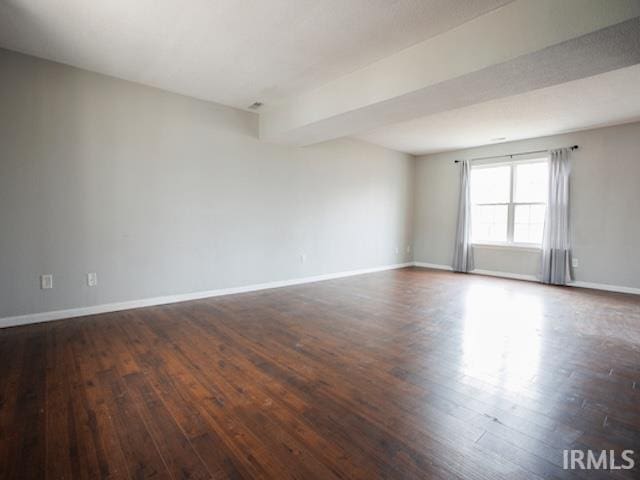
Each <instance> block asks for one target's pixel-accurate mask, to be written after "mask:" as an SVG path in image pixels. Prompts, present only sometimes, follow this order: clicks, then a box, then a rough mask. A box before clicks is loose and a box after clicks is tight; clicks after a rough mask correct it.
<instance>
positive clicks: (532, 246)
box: [471, 157, 549, 251]
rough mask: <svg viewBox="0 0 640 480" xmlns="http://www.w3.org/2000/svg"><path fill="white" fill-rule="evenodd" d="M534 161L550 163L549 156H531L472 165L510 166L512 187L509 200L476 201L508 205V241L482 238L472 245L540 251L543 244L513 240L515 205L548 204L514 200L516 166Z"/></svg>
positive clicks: (482, 204)
mask: <svg viewBox="0 0 640 480" xmlns="http://www.w3.org/2000/svg"><path fill="white" fill-rule="evenodd" d="M534 163H549V158H540V157H538V158H529V159H525V160H507V161H504V160H501V161H495V162H485V163H482V164H480V165H472V166H471V168H472V169H481V168H492V167H503V166H508V167H509V168H510V175H511V180H510V182H511V185H510V186H511V188H510V191H509V202H507V203H505V202H498V203H476V204H474V205H478V206H491V205H506V206H507V210H508V212H507V241H506V242H490V241H487V240H481V241H477V242H474V241H472V242H471V245H472V246H474V247H481V248H499V249H508V250H530V251H538V250H540V249H541V248H542V245H541V244H539V243H525V242H515V241H514V240H513V231H514V228H515V207H516V206H517V205H546V204H547V203H546V202H514V201H513V199H514V196H515V188H516V182H515V179H516V178H515V177H516V169H515V168H514V167H515V166H516V165H526V164H534Z"/></svg>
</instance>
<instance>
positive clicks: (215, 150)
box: [0, 50, 415, 318]
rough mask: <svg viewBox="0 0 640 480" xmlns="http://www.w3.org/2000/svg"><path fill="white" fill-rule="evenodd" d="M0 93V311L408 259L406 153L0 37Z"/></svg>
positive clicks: (409, 160) (410, 170) (410, 167)
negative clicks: (59, 60)
mask: <svg viewBox="0 0 640 480" xmlns="http://www.w3.org/2000/svg"><path fill="white" fill-rule="evenodd" d="M0 105H2V109H1V110H0V148H1V158H0V225H2V234H1V235H0V318H2V317H6V316H13V315H19V314H27V313H35V312H43V311H51V310H58V309H66V308H72V307H80V306H89V305H99V304H105V303H112V302H119V301H126V300H135V299H143V298H149V297H156V296H162V295H170V294H180V293H190V292H198V291H205V290H211V289H218V288H224V287H232V286H240V285H248V284H255V283H262V282H268V281H275V280H284V279H292V278H297V277H304V276H310V275H317V274H323V273H331V272H340V271H346V270H353V269H360V268H367V267H375V266H381V265H387V264H394V263H399V262H405V261H408V260H410V259H411V255H410V254H408V253H407V250H406V248H407V246H408V244H409V242H410V240H411V238H412V231H411V224H412V211H411V206H412V200H413V199H412V195H413V191H412V185H413V182H412V177H413V174H414V167H415V160H414V159H413V157H411V156H409V155H404V154H400V153H397V152H393V151H390V150H386V149H383V148H380V147H376V146H373V145H370V144H366V143H363V142H360V141H355V140H341V141H333V142H328V143H325V144H320V145H317V146H314V147H307V148H291V147H283V146H278V145H272V144H268V143H264V142H260V141H258V140H257V139H256V129H257V117H256V116H255V115H254V114H250V113H247V112H242V111H239V110H234V109H231V108H226V107H223V106H219V105H215V104H211V103H207V102H201V101H197V100H193V99H189V98H186V97H182V96H179V95H173V94H170V93H166V92H163V91H160V90H157V89H153V88H148V87H144V86H141V85H137V84H133V83H128V82H124V81H121V80H117V79H114V78H110V77H106V76H101V75H97V74H93V73H90V72H86V71H82V70H78V69H74V68H71V67H67V66H63V65H59V64H55V63H51V62H46V61H42V60H38V59H35V58H33V57H28V56H24V55H20V54H17V53H12V52H8V51H5V50H0ZM396 248H397V249H398V250H399V253H396ZM301 254H306V256H307V260H306V262H305V263H302V262H301V260H300V255H301ZM87 272H97V273H98V277H99V285H98V287H95V288H89V287H87V286H86V273H87ZM41 273H53V274H54V288H53V289H52V290H40V289H39V279H38V276H39V275H40V274H41Z"/></svg>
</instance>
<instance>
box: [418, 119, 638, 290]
mask: <svg viewBox="0 0 640 480" xmlns="http://www.w3.org/2000/svg"><path fill="white" fill-rule="evenodd" d="M573 144H578V145H579V146H580V149H579V150H577V151H575V152H573V154H572V156H571V164H572V176H571V185H570V188H571V202H572V204H571V213H570V214H571V222H572V226H573V245H574V256H575V257H576V258H578V260H579V262H580V265H579V268H577V269H575V272H574V273H575V277H576V280H578V281H582V282H592V283H601V284H608V285H616V286H625V287H635V288H637V287H640V248H639V246H640V221H638V219H640V123H633V124H628V125H621V126H617V127H609V128H601V129H596V130H589V131H583V132H576V133H570V134H565V135H555V136H551V137H543V138H536V139H531V140H523V141H518V142H511V143H504V144H500V145H493V146H488V147H480V148H473V149H467V150H461V151H456V152H447V153H441V154H435V155H425V156H422V157H418V160H417V162H418V163H417V165H416V205H415V220H414V232H415V234H414V243H415V258H414V259H415V260H416V261H419V262H427V263H433V264H442V265H450V264H451V259H452V255H453V239H454V235H455V221H456V208H457V202H458V197H457V196H458V169H457V166H455V165H454V164H453V160H454V159H457V158H472V157H476V156H485V155H499V154H505V153H513V152H523V151H530V150H539V149H547V148H553V147H561V146H567V145H573ZM475 253H476V268H477V269H482V270H492V271H499V272H508V273H515V274H520V275H538V274H539V264H540V255H539V252H538V251H535V250H533V251H532V250H524V251H523V250H515V249H499V248H487V247H476V248H475Z"/></svg>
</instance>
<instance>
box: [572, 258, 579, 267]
mask: <svg viewBox="0 0 640 480" xmlns="http://www.w3.org/2000/svg"><path fill="white" fill-rule="evenodd" d="M571 266H572V267H573V268H578V267H579V266H580V261H579V260H578V259H577V258H572V259H571Z"/></svg>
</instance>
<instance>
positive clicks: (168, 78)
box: [0, 0, 509, 108]
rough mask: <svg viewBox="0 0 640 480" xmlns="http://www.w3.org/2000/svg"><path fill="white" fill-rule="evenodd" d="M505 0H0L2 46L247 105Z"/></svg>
mask: <svg viewBox="0 0 640 480" xmlns="http://www.w3.org/2000/svg"><path fill="white" fill-rule="evenodd" d="M506 3H509V0H465V1H451V0H347V1H345V0H268V1H267V0H243V1H240V0H189V1H180V0H135V1H132V0H108V1H100V0H91V1H87V0H2V1H0V46H1V47H4V48H8V49H10V50H16V51H19V52H23V53H28V54H31V55H35V56H38V57H43V58H47V59H50V60H54V61H57V62H62V63H66V64H69V65H74V66H77V67H81V68H85V69H87V70H92V71H95V72H99V73H104V74H107V75H112V76H115V77H119V78H123V79H126V80H131V81H135V82H140V83H143V84H147V85H152V86H155V87H159V88H163V89H165V90H169V91H173V92H177V93H182V94H185V95H190V96H193V97H197V98H202V99H206V100H211V101H215V102H219V103H222V104H226V105H232V106H236V107H239V108H245V107H247V106H248V105H249V104H251V103H252V102H254V101H256V100H260V101H263V102H265V104H266V105H267V106H269V105H270V104H273V103H277V102H278V100H279V99H282V98H283V97H285V96H289V95H292V94H296V93H298V92H300V91H302V90H308V89H311V88H315V87H317V86H320V85H322V84H323V83H326V82H327V81H329V80H332V79H334V78H336V77H339V76H341V75H344V74H346V73H349V72H351V71H353V70H355V69H357V68H360V67H363V66H364V65H367V64H369V63H371V62H374V61H376V60H379V59H381V58H384V57H385V56H388V55H390V54H392V53H394V52H397V51H399V50H401V49H403V48H406V47H408V46H410V45H413V44H415V43H417V42H419V41H422V40H424V39H426V38H429V37H431V36H434V35H437V34H439V33H442V32H444V31H446V30H449V29H451V28H453V27H455V26H458V25H460V24H462V23H465V22H467V21H469V20H471V19H473V18H475V17H477V16H479V15H482V14H484V13H486V12H488V11H490V10H493V9H495V8H497V7H499V6H501V5H504V4H506Z"/></svg>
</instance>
